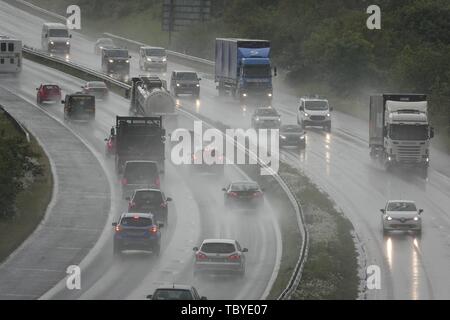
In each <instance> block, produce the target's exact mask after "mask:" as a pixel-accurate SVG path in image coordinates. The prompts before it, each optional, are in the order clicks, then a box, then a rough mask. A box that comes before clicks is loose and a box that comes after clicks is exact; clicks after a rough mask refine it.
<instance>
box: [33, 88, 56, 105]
mask: <svg viewBox="0 0 450 320" xmlns="http://www.w3.org/2000/svg"><path fill="white" fill-rule="evenodd" d="M36 91H37V94H36V102H37V104H39V105H40V104H42V103H44V102H54V103H56V102H59V101H60V100H61V88H60V87H59V86H58V85H56V84H41V85H40V86H39V88H36Z"/></svg>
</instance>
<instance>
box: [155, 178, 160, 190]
mask: <svg viewBox="0 0 450 320" xmlns="http://www.w3.org/2000/svg"><path fill="white" fill-rule="evenodd" d="M155 185H156V186H157V187H158V188H159V187H160V185H161V181H160V179H159V177H157V178H156V180H155Z"/></svg>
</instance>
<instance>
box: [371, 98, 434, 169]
mask: <svg viewBox="0 0 450 320" xmlns="http://www.w3.org/2000/svg"><path fill="white" fill-rule="evenodd" d="M433 136H434V130H433V128H432V127H431V126H430V123H429V117H428V103H427V96H426V95H424V94H378V95H373V96H371V97H370V117H369V147H370V155H371V157H372V158H378V159H380V160H381V162H382V163H383V164H384V166H385V168H386V169H387V170H390V169H392V168H393V167H395V166H403V167H413V168H416V169H418V170H419V171H420V174H421V176H422V177H423V178H427V176H428V166H429V161H430V151H429V150H430V139H431V138H433Z"/></svg>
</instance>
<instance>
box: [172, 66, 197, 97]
mask: <svg viewBox="0 0 450 320" xmlns="http://www.w3.org/2000/svg"><path fill="white" fill-rule="evenodd" d="M200 80H202V79H201V78H199V77H198V75H197V73H196V72H194V71H173V72H172V76H171V77H170V91H171V92H172V93H173V95H174V96H175V97H177V96H178V95H179V94H190V95H192V96H193V97H195V98H198V97H199V96H200Z"/></svg>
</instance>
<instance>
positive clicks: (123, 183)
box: [121, 178, 128, 186]
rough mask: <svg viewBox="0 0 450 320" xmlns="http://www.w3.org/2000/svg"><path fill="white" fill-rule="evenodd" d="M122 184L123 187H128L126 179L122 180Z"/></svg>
mask: <svg viewBox="0 0 450 320" xmlns="http://www.w3.org/2000/svg"><path fill="white" fill-rule="evenodd" d="M121 182H122V185H123V186H126V185H127V184H128V180H127V179H126V178H123V179H122V180H121Z"/></svg>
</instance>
